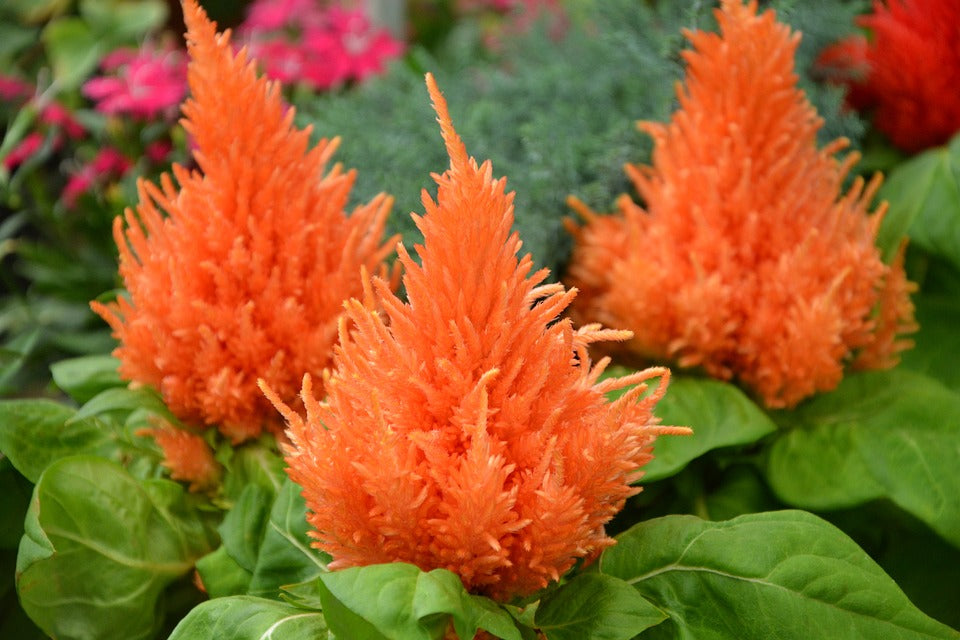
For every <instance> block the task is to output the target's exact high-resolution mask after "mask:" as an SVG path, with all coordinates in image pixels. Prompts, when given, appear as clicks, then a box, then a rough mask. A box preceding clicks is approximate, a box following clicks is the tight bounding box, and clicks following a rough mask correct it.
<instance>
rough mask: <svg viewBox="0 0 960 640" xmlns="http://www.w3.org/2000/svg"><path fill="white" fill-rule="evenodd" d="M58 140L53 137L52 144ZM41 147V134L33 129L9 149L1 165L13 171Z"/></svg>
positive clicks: (56, 143)
mask: <svg viewBox="0 0 960 640" xmlns="http://www.w3.org/2000/svg"><path fill="white" fill-rule="evenodd" d="M58 143H59V140H58V139H57V138H55V139H54V144H55V145H58ZM42 147H43V134H42V133H40V132H39V131H33V132H31V133H28V134H27V135H26V136H24V138H23V140H21V141H20V143H19V144H17V146H15V147H14V148H13V149H11V150H10V153H8V154H7V155H6V156H5V157H4V158H3V166H4V167H5V168H6V169H7V170H8V171H13V170H14V169H15V168H17V167H19V166H20V165H21V164H23V163H24V162H26V161H27V160H29V159H30V158H32V157H33V156H34V155H36V154H37V153H38V152H39V151H40V149H41V148H42Z"/></svg>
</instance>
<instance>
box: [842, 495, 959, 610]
mask: <svg viewBox="0 0 960 640" xmlns="http://www.w3.org/2000/svg"><path fill="white" fill-rule="evenodd" d="M825 516H826V517H827V518H828V519H829V520H830V522H831V523H832V524H834V525H836V526H837V527H839V528H840V529H841V530H842V531H843V532H844V533H846V534H847V535H848V536H850V537H851V538H852V539H853V541H854V542H856V543H857V544H858V545H860V547H861V548H862V549H863V550H864V551H866V552H867V554H869V556H870V557H871V558H873V559H874V560H875V561H876V562H877V564H879V565H880V567H881V568H882V569H883V570H884V571H885V572H886V573H887V574H888V575H889V576H890V577H891V578H893V580H894V582H896V583H897V586H899V587H900V588H901V589H902V590H903V592H904V593H905V594H906V595H907V597H908V598H910V601H911V602H913V604H915V605H916V606H917V608H919V609H920V610H921V611H923V612H924V613H926V614H927V615H929V616H931V617H933V618H935V619H937V620H939V621H940V622H942V623H944V624H946V625H947V626H950V627H953V628H954V629H960V608H958V607H957V603H958V602H960V549H958V548H956V547H953V546H951V545H950V544H949V543H947V542H945V541H944V540H943V538H941V537H940V536H938V535H937V534H935V533H934V532H933V531H931V530H930V527H928V526H926V525H925V524H923V523H922V522H920V521H919V520H917V519H916V518H914V517H913V516H911V515H910V514H908V513H905V512H904V511H903V510H902V509H900V508H898V507H897V506H896V505H893V504H891V503H890V502H889V501H879V502H871V503H870V504H867V505H864V506H863V507H858V508H856V509H849V510H845V511H841V512H831V513H827V514H825Z"/></svg>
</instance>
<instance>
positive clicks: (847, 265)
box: [567, 0, 915, 407]
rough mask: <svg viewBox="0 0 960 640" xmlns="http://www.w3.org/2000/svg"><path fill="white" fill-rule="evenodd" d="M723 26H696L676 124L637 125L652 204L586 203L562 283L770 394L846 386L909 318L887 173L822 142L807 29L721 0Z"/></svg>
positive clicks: (615, 316) (664, 346)
mask: <svg viewBox="0 0 960 640" xmlns="http://www.w3.org/2000/svg"><path fill="white" fill-rule="evenodd" d="M717 19H718V22H719V25H720V29H721V32H722V35H718V34H714V33H704V32H696V33H689V32H688V33H686V36H687V37H688V38H689V40H690V41H691V43H692V45H693V50H692V51H687V52H685V53H684V58H685V59H686V62H687V64H688V69H687V76H686V82H685V86H682V87H678V92H677V93H678V96H679V100H680V109H679V110H678V111H677V112H676V113H675V114H674V115H673V118H672V120H671V122H670V123H669V124H666V125H663V124H657V123H651V122H644V123H641V129H642V130H643V131H646V132H647V133H649V134H650V135H651V136H652V137H653V140H654V151H653V166H652V167H635V166H628V167H627V172H628V174H629V176H630V178H631V179H632V181H633V183H634V185H635V186H636V189H637V191H638V192H639V193H640V195H641V196H642V198H643V200H644V201H645V202H646V210H643V209H641V208H640V207H639V206H638V205H636V204H634V203H633V202H632V201H631V200H630V199H629V198H628V197H626V196H623V197H622V198H621V200H620V201H619V203H618V205H619V209H620V213H621V215H620V216H617V217H606V216H597V215H596V214H594V213H593V212H592V211H589V210H588V209H586V207H584V206H583V205H582V204H580V203H578V202H576V201H573V202H572V204H573V205H574V207H575V208H577V209H578V210H579V211H580V213H581V214H582V215H583V217H584V218H585V219H586V225H585V226H583V227H580V228H577V227H575V226H573V225H572V224H571V225H570V227H571V229H572V231H573V233H574V236H575V238H576V248H575V250H574V257H573V259H572V264H571V266H570V269H569V272H568V278H567V282H568V283H570V284H572V285H575V286H577V287H580V288H581V289H582V290H583V294H584V295H582V297H581V298H579V299H578V300H577V302H576V303H575V305H574V317H575V318H576V319H578V320H581V321H599V322H603V323H604V324H606V325H608V326H613V327H621V328H626V329H630V330H632V331H633V333H634V338H633V340H632V341H630V343H629V345H628V346H629V348H630V349H631V350H632V351H633V352H634V353H637V354H639V355H640V356H643V357H646V358H652V359H658V360H673V361H675V362H676V363H677V364H679V366H681V367H702V368H703V369H705V370H706V372H707V373H708V374H710V375H712V376H716V377H718V378H722V379H729V378H732V377H736V378H738V379H739V380H740V382H742V383H743V384H744V385H745V386H747V387H749V388H750V389H752V390H753V391H754V392H755V393H756V394H757V395H758V396H759V397H760V398H761V399H762V400H763V401H764V402H765V403H766V404H767V405H768V406H770V407H789V406H793V405H795V404H796V403H797V402H799V401H800V400H802V399H803V398H805V397H807V396H809V395H811V394H813V393H815V392H818V391H825V390H829V389H832V388H834V387H835V386H836V385H837V384H838V383H839V382H840V380H841V377H842V375H843V370H844V367H845V365H847V364H850V363H853V364H855V365H856V364H859V365H861V366H872V367H876V366H882V367H887V366H892V364H894V363H895V362H896V361H897V357H896V356H897V353H898V352H899V351H900V350H902V349H904V348H905V347H907V346H909V343H908V342H907V341H904V340H902V339H899V338H897V337H896V336H897V335H899V334H903V333H905V332H908V331H912V330H914V328H915V326H914V324H913V317H912V314H913V307H912V305H911V304H910V300H909V293H910V291H911V290H912V285H911V284H910V283H908V282H907V281H906V279H905V276H904V274H903V267H902V256H901V257H900V258H898V259H897V260H896V261H895V262H894V264H893V265H892V266H887V265H885V264H884V263H883V262H882V260H881V257H880V253H879V251H878V250H877V249H876V247H875V246H874V242H875V238H876V234H877V227H878V226H879V223H880V219H881V216H882V215H883V211H884V209H885V206H886V205H885V204H884V205H881V206H880V207H879V208H878V210H877V212H876V213H874V214H873V215H868V213H867V207H868V206H869V203H870V201H871V199H872V198H873V196H874V193H875V192H876V190H877V188H878V187H879V185H880V180H881V178H880V176H877V177H875V178H874V179H873V180H872V181H870V183H869V184H867V185H864V182H863V180H862V179H860V178H857V179H856V180H855V181H854V183H853V185H852V187H851V188H850V190H849V191H848V192H847V193H846V194H843V193H842V192H841V189H842V183H843V179H844V176H845V175H846V173H847V172H848V171H849V170H850V168H851V166H852V165H853V164H854V163H856V161H857V160H858V154H856V153H850V154H849V155H847V156H846V158H844V159H843V160H838V159H837V158H836V153H837V152H838V151H840V150H841V149H843V148H844V147H846V146H847V141H846V140H837V141H835V142H834V143H832V144H829V145H827V146H826V147H824V148H822V149H817V146H816V132H817V130H818V129H819V128H820V127H821V126H822V120H821V119H820V118H819V117H818V116H817V114H816V111H815V110H814V109H813V107H812V106H811V105H810V103H809V102H808V101H807V99H806V97H805V95H804V94H803V92H802V91H801V90H800V89H798V88H797V86H796V84H797V77H796V75H795V74H794V71H793V57H794V52H795V50H796V47H797V44H798V43H799V40H800V36H799V34H791V32H790V30H789V28H788V27H787V26H786V25H782V24H779V23H777V22H776V17H775V15H774V13H773V12H772V11H767V12H765V13H763V14H762V15H757V3H756V2H750V3H749V4H747V5H744V4H743V3H741V2H740V0H724V1H723V2H722V7H721V9H720V10H719V11H718V12H717Z"/></svg>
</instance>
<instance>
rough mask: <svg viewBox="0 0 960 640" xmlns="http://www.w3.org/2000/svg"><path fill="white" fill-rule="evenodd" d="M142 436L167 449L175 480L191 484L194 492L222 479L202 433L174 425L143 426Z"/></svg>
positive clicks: (165, 461) (165, 455)
mask: <svg viewBox="0 0 960 640" xmlns="http://www.w3.org/2000/svg"><path fill="white" fill-rule="evenodd" d="M137 435H138V436H144V437H149V438H153V440H154V442H156V443H157V445H158V446H159V447H160V450H161V451H163V466H165V467H166V468H167V469H169V471H170V477H171V478H173V479H174V480H182V481H184V482H189V483H190V491H203V490H205V489H209V488H211V487H213V486H215V485H216V484H217V482H219V481H220V473H221V468H220V465H219V464H217V462H216V460H214V459H213V451H211V449H210V447H209V446H208V445H207V443H206V442H205V441H204V439H203V438H201V437H200V436H198V435H196V434H194V433H190V432H189V431H184V430H183V429H176V428H174V427H172V426H170V425H164V426H162V427H156V428H153V429H141V430H139V431H138V432H137Z"/></svg>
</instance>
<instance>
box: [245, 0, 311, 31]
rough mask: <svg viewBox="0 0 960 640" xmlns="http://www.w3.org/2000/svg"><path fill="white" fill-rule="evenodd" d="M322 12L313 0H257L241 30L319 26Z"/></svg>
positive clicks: (275, 29)
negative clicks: (294, 25)
mask: <svg viewBox="0 0 960 640" xmlns="http://www.w3.org/2000/svg"><path fill="white" fill-rule="evenodd" d="M322 22H323V12H322V11H321V10H320V8H319V6H318V5H317V3H316V2H315V0H258V1H257V2H254V3H253V4H252V5H251V6H250V10H249V12H248V13H247V19H246V20H245V21H244V23H243V26H242V27H241V29H244V30H250V31H278V30H280V29H284V28H286V27H289V26H291V25H293V24H299V25H301V26H309V25H310V24H321V23H322Z"/></svg>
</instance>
